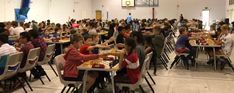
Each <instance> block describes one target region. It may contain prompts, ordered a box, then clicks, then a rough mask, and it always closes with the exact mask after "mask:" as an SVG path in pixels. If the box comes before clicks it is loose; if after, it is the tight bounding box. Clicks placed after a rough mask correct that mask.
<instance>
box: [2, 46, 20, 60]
mask: <svg viewBox="0 0 234 93" xmlns="http://www.w3.org/2000/svg"><path fill="white" fill-rule="evenodd" d="M16 52H17V50H16V49H15V47H13V46H11V45H9V44H3V45H2V46H1V47H0V57H1V56H4V55H9V54H12V53H16Z"/></svg>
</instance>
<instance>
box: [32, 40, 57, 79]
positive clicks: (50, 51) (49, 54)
mask: <svg viewBox="0 0 234 93" xmlns="http://www.w3.org/2000/svg"><path fill="white" fill-rule="evenodd" d="M54 50H55V44H51V45H48V47H47V50H46V54H45V57H44V59H43V60H42V61H38V62H37V64H36V65H41V66H42V65H45V64H49V66H50V67H51V69H52V70H53V71H54V73H55V75H56V76H58V75H57V73H56V71H55V70H54V68H53V66H52V64H51V63H50V61H51V60H52V58H53V56H54ZM45 75H46V77H47V79H48V80H49V81H51V80H50V78H49V76H48V75H47V73H46V72H45Z"/></svg>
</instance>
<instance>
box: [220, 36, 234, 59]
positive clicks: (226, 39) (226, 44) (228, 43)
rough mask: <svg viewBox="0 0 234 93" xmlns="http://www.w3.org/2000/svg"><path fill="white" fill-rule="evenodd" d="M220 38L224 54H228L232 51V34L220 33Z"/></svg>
mask: <svg viewBox="0 0 234 93" xmlns="http://www.w3.org/2000/svg"><path fill="white" fill-rule="evenodd" d="M220 40H222V42H223V45H222V48H223V51H224V53H225V54H226V55H230V54H231V52H232V48H233V40H232V36H231V34H227V35H222V36H221V37H220Z"/></svg>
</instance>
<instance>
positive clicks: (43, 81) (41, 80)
mask: <svg viewBox="0 0 234 93" xmlns="http://www.w3.org/2000/svg"><path fill="white" fill-rule="evenodd" d="M39 79H40V81H41V83H42V84H43V85H45V83H44V81H43V80H42V79H41V76H40V77H39Z"/></svg>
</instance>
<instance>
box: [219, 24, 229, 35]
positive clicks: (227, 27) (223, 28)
mask: <svg viewBox="0 0 234 93" xmlns="http://www.w3.org/2000/svg"><path fill="white" fill-rule="evenodd" d="M229 31H230V27H229V26H228V25H222V26H221V32H222V33H224V34H227V33H228V32H229Z"/></svg>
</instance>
